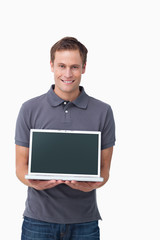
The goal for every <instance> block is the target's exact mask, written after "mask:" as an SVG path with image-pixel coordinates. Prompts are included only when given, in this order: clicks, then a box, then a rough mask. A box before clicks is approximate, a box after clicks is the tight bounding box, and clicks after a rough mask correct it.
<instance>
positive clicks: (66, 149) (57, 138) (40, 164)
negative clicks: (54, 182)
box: [30, 129, 100, 175]
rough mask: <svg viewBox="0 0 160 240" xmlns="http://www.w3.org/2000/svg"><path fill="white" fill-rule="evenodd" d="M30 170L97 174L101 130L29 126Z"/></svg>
mask: <svg viewBox="0 0 160 240" xmlns="http://www.w3.org/2000/svg"><path fill="white" fill-rule="evenodd" d="M30 158H31V159H30V173H46V174H52V173H55V174H74V175H75V174H80V175H81V174H82V175H98V173H99V165H98V164H99V162H98V159H99V158H100V132H80V131H79V132H75V131H73V132H72V131H54V130H35V129H34V130H33V129H32V130H31V147H30Z"/></svg>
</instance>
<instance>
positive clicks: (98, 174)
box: [28, 129, 101, 178]
mask: <svg viewBox="0 0 160 240" xmlns="http://www.w3.org/2000/svg"><path fill="white" fill-rule="evenodd" d="M34 132H49V133H71V134H76V133H77V134H96V135H98V171H97V174H94V175H93V174H65V173H41V172H40V173H38V172H31V161H32V159H31V156H32V146H33V145H32V139H33V133H34ZM100 174H101V132H100V131H76V130H54V129H31V130H30V144H29V162H28V175H30V176H36V175H37V176H71V177H80V178H83V177H100Z"/></svg>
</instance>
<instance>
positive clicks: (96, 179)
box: [25, 175, 104, 182]
mask: <svg viewBox="0 0 160 240" xmlns="http://www.w3.org/2000/svg"><path fill="white" fill-rule="evenodd" d="M25 179H31V180H63V181H72V180H74V181H81V182H103V180H104V179H103V178H102V177H84V176H83V177H79V176H75V177H74V176H49V175H25Z"/></svg>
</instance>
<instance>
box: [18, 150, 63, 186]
mask: <svg viewBox="0 0 160 240" xmlns="http://www.w3.org/2000/svg"><path fill="white" fill-rule="evenodd" d="M28 159H29V148H27V147H22V146H19V145H16V175H17V177H18V179H19V180H20V181H21V182H22V183H24V184H25V185H27V186H28V187H33V188H35V189H36V190H44V189H48V188H52V187H55V186H57V185H58V184H61V183H63V181H61V180H59V181H56V180H50V181H37V180H27V179H25V175H26V174H28Z"/></svg>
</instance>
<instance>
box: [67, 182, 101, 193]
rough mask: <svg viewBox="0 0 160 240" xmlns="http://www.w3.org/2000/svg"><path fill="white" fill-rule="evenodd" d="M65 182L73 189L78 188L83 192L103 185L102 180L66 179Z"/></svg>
mask: <svg viewBox="0 0 160 240" xmlns="http://www.w3.org/2000/svg"><path fill="white" fill-rule="evenodd" d="M64 183H65V184H66V185H68V186H69V187H71V188H73V189H77V190H80V191H83V192H91V191H92V190H94V189H96V188H98V187H100V186H101V185H102V183H101V182H78V181H65V182H64Z"/></svg>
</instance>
